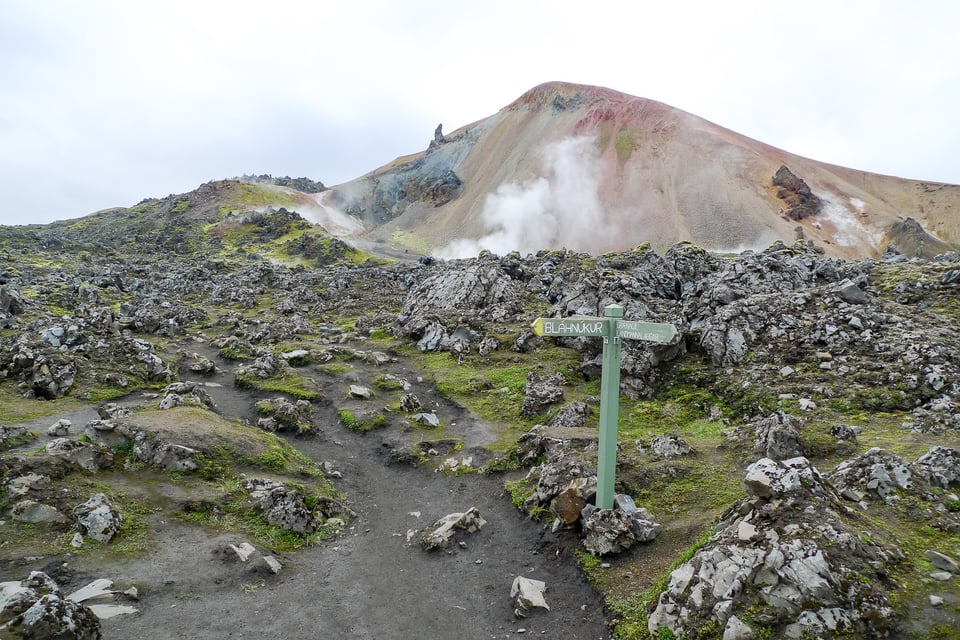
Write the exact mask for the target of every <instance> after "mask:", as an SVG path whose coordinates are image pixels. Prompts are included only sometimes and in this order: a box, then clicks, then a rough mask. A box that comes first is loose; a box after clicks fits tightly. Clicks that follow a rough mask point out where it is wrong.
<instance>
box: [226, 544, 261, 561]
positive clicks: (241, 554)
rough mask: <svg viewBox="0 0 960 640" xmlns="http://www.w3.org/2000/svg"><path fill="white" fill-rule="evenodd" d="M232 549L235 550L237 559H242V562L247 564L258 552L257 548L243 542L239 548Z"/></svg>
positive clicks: (231, 546) (233, 547)
mask: <svg viewBox="0 0 960 640" xmlns="http://www.w3.org/2000/svg"><path fill="white" fill-rule="evenodd" d="M230 548H231V549H233V551H234V553H236V554H237V557H238V558H240V561H241V562H246V561H247V560H249V559H250V556H251V555H253V553H254V552H255V551H256V548H254V546H253V545H252V544H250V543H249V542H241V543H240V545H239V546H235V545H232V544H231V545H230Z"/></svg>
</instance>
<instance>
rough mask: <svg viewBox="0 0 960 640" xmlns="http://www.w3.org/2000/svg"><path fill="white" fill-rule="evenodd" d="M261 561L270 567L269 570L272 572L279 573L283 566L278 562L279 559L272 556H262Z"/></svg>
mask: <svg viewBox="0 0 960 640" xmlns="http://www.w3.org/2000/svg"><path fill="white" fill-rule="evenodd" d="M263 561H264V562H265V563H266V564H267V566H268V567H270V571H272V572H274V573H280V569H282V568H283V565H282V564H280V561H279V560H277V559H276V558H274V557H273V556H263Z"/></svg>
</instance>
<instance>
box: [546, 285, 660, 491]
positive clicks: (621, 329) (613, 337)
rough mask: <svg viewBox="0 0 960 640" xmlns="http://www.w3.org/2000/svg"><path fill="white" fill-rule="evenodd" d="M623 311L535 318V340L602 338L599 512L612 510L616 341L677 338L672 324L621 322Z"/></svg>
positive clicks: (617, 406)
mask: <svg viewBox="0 0 960 640" xmlns="http://www.w3.org/2000/svg"><path fill="white" fill-rule="evenodd" d="M622 318H623V307H621V306H620V305H618V304H611V305H607V306H606V307H604V309H603V317H602V318H597V317H592V316H573V317H570V318H537V319H536V320H534V321H533V325H532V327H533V333H534V334H535V335H538V336H592V337H598V338H599V337H602V338H603V359H602V366H601V369H600V442H599V443H598V447H597V448H598V451H597V500H596V505H597V507H598V508H600V509H612V508H613V496H614V481H615V476H616V473H617V417H618V414H619V412H620V352H621V344H620V340H621V339H622V338H626V339H628V340H646V341H648V342H656V343H659V344H668V343H670V342H672V341H673V339H674V338H675V337H676V335H677V328H676V327H675V326H673V325H672V324H660V323H655V322H634V321H630V320H623V319H622Z"/></svg>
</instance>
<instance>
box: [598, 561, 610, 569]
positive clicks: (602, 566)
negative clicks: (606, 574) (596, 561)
mask: <svg viewBox="0 0 960 640" xmlns="http://www.w3.org/2000/svg"><path fill="white" fill-rule="evenodd" d="M600 568H601V569H609V568H610V563H609V562H601V563H600Z"/></svg>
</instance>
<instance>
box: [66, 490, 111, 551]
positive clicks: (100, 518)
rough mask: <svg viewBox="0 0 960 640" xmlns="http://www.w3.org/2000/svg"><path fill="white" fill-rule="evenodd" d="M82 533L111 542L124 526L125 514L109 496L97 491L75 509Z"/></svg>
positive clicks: (100, 540)
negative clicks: (122, 513)
mask: <svg viewBox="0 0 960 640" xmlns="http://www.w3.org/2000/svg"><path fill="white" fill-rule="evenodd" d="M73 515H74V517H75V518H76V521H77V528H78V529H79V530H80V533H82V534H84V535H86V536H87V537H90V538H93V539H94V540H96V541H97V542H104V543H106V542H110V541H111V540H112V539H113V537H114V536H115V535H117V534H118V533H119V532H120V527H121V526H123V516H122V515H120V512H119V511H118V510H117V508H116V507H115V506H114V505H113V503H112V502H111V501H110V499H109V498H107V496H105V495H104V494H102V493H96V494H94V495H93V496H91V497H90V499H89V500H87V501H86V502H84V503H83V504H80V505H77V506H76V507H75V508H74V509H73Z"/></svg>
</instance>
